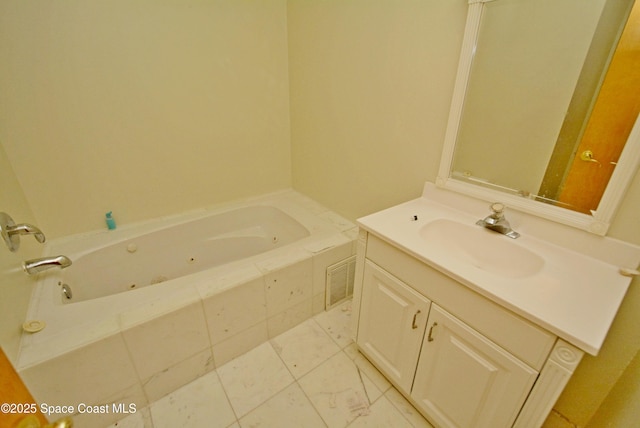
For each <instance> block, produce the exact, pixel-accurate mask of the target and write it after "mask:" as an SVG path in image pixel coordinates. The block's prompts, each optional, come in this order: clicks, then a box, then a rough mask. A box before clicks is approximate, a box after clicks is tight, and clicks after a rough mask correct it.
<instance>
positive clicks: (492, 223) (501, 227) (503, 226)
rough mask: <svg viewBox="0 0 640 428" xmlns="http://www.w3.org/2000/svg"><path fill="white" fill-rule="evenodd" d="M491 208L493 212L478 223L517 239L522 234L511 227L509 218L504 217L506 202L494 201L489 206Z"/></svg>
mask: <svg viewBox="0 0 640 428" xmlns="http://www.w3.org/2000/svg"><path fill="white" fill-rule="evenodd" d="M489 208H490V209H491V211H492V212H491V214H489V215H488V216H487V217H485V218H484V219H482V220H478V221H477V222H476V224H477V225H479V226H482V227H484V228H486V229H489V230H493V231H494V232H498V233H501V234H503V235H506V236H508V237H509V238H513V239H515V238H517V237H519V236H520V234H519V233H518V232H516V231H515V230H513V229H511V225H509V222H508V221H507V219H506V218H504V204H502V203H500V202H494V203H492V204H491V205H490V206H489Z"/></svg>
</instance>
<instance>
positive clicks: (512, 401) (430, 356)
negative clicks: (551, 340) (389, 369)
mask: <svg viewBox="0 0 640 428" xmlns="http://www.w3.org/2000/svg"><path fill="white" fill-rule="evenodd" d="M427 328H428V333H427V335H426V337H425V339H424V344H423V346H422V353H421V354H420V360H419V362H418V368H417V371H416V377H415V381H414V384H413V390H412V391H411V396H412V397H413V398H414V400H415V401H416V402H417V404H418V405H419V407H421V409H422V410H423V411H424V412H425V413H426V414H427V415H429V416H430V417H431V418H432V419H433V420H434V422H436V423H437V424H438V425H441V426H443V427H473V428H480V427H490V428H496V427H510V426H511V425H512V424H513V422H514V420H515V418H516V416H517V415H518V411H519V410H520V408H521V407H522V404H523V403H524V401H525V399H526V398H527V394H528V393H529V391H530V389H531V387H532V385H533V383H534V381H535V379H536V376H537V372H536V371H535V370H534V369H532V368H531V367H529V366H527V365H526V364H524V363H523V362H521V361H520V360H518V359H517V358H515V357H514V356H512V355H511V354H509V353H508V352H506V351H505V350H503V349H502V348H500V347H498V346H497V345H495V344H494V343H492V342H491V341H489V340H488V339H487V338H485V337H484V336H482V335H480V334H479V333H478V332H476V331H475V330H473V329H472V328H470V327H469V326H468V325H466V324H464V323H463V322H462V321H460V320H458V319H457V318H455V317H453V316H452V315H451V314H449V313H447V312H446V311H444V310H443V309H442V308H440V307H438V306H437V305H435V304H434V305H432V308H431V313H430V314H429V321H428V325H427Z"/></svg>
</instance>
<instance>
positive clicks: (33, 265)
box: [22, 256, 71, 275]
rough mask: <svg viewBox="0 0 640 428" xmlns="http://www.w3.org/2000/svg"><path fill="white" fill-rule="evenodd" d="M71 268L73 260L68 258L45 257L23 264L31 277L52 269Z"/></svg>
mask: <svg viewBox="0 0 640 428" xmlns="http://www.w3.org/2000/svg"><path fill="white" fill-rule="evenodd" d="M69 266H71V259H69V257H67V256H55V257H43V258H41V259H32V260H27V261H26V262H24V263H23V264H22V268H23V269H24V271H25V272H26V273H28V274H29V275H35V274H37V273H40V272H42V271H45V270H48V269H51V268H60V269H64V268H66V267H69Z"/></svg>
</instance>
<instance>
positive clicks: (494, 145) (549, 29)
mask: <svg viewBox="0 0 640 428" xmlns="http://www.w3.org/2000/svg"><path fill="white" fill-rule="evenodd" d="M633 6H634V1H633V0H622V1H621V0H590V1H588V2H585V1H584V0H560V1H559V0H536V1H531V0H494V1H490V0H484V1H483V0H470V1H469V11H468V16H467V26H466V29H465V37H464V41H463V47H462V52H461V57H460V63H459V66H458V75H457V78H456V86H455V89H454V94H453V101H452V106H451V111H450V115H449V123H448V128H447V134H446V137H445V147H444V151H443V157H442V162H441V167H440V171H439V176H438V180H437V184H438V185H439V186H441V187H445V188H448V189H451V190H455V191H459V192H463V193H466V194H470V195H472V196H476V197H479V198H482V199H486V200H489V201H495V200H500V201H502V202H504V203H506V204H508V205H510V206H511V207H514V208H517V209H520V210H523V211H527V212H530V213H533V214H536V215H539V216H542V217H546V218H548V219H551V220H554V221H559V222H561V223H564V224H567V225H571V226H574V227H579V228H581V229H584V230H588V231H591V232H593V233H597V234H601V235H604V234H605V233H606V231H607V228H608V226H609V223H610V221H611V219H612V217H613V214H614V213H615V209H616V208H617V206H618V204H619V202H620V200H621V198H622V196H623V194H624V191H625V190H626V187H627V186H628V184H629V182H630V181H631V179H632V178H633V176H634V174H635V171H636V169H637V166H638V159H639V158H640V150H639V149H638V146H640V135H639V134H640V125H638V124H636V126H635V127H634V123H635V122H636V121H637V119H636V118H637V116H638V108H639V106H640V102H639V101H638V100H639V99H640V91H639V90H638V89H636V88H638V87H640V72H638V71H634V70H640V63H638V54H637V53H636V54H634V55H635V56H634V57H632V58H631V60H630V59H629V58H628V55H627V56H623V55H622V54H619V53H618V52H620V51H624V49H618V50H617V51H616V46H618V45H620V46H623V43H625V40H631V42H635V43H639V42H638V40H637V39H638V35H637V34H635V35H634V34H631V35H628V34H629V31H624V32H623V29H624V28H625V23H626V22H627V19H629V20H630V21H631V20H632V19H636V20H640V10H639V9H640V6H639V5H635V7H633ZM632 7H633V9H632ZM568 17H569V18H568ZM639 22H640V21H639ZM628 27H633V25H629V26H628ZM635 27H637V25H635ZM631 33H633V31H631ZM636 33H637V32H636ZM634 38H635V39H634ZM619 40H620V43H619V42H618V41H619ZM636 52H637V48H636ZM625 61H626V62H625ZM629 61H635V63H630V62H629ZM616 69H617V70H620V71H618V72H617V74H616V72H615V70H616ZM621 79H626V81H624V82H623V83H622V84H621ZM629 79H636V80H631V81H629ZM621 88H622V89H621ZM607 97H609V98H607ZM625 97H626V101H625V102H623V101H622V100H623V98H625ZM607 99H614V100H615V103H611V102H607ZM611 104H615V105H616V108H617V111H614V112H611V111H610V107H611ZM612 129H615V130H616V132H612V131H611V130H612ZM616 136H617V137H616Z"/></svg>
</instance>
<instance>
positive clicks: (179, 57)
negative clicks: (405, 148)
mask: <svg viewBox="0 0 640 428" xmlns="http://www.w3.org/2000/svg"><path fill="white" fill-rule="evenodd" d="M0 58H2V67H0V93H1V94H2V101H1V102H0V141H2V144H3V145H4V148H5V150H6V153H7V156H8V158H9V160H10V162H11V164H12V165H13V167H14V170H15V173H16V176H17V178H18V180H19V181H20V183H21V184H22V187H23V189H24V193H25V195H26V198H27V200H28V201H29V203H30V204H31V207H32V209H33V211H34V214H35V216H36V218H37V220H38V223H39V225H40V226H41V227H42V228H43V229H44V230H46V231H47V233H48V234H49V235H51V236H60V235H66V234H70V233H77V232H82V231H86V230H92V229H98V228H101V227H104V213H105V212H106V211H109V210H113V211H114V216H115V217H116V219H117V221H119V222H120V223H121V224H123V223H130V222H133V221H137V220H142V219H147V218H151V217H157V216H161V215H165V214H171V213H176V212H180V211H184V210H187V209H191V208H196V207H202V206H204V205H207V204H211V203H216V202H219V201H225V200H229V199H234V198H239V197H243V196H247V195H255V194H260V193H264V192H267V191H273V190H276V189H281V188H287V187H290V184H291V176H290V174H291V167H290V163H291V159H290V140H289V128H290V127H289V92H288V91H289V82H288V76H287V73H288V66H287V20H286V0H269V1H251V0H212V1H199V0H163V1H157V0H140V1H129V0H108V1H107V0H97V1H84V0H69V1H63V2H53V1H51V0H46V1H41V0H25V1H4V0H3V1H2V2H0Z"/></svg>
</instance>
